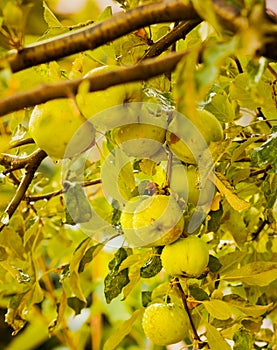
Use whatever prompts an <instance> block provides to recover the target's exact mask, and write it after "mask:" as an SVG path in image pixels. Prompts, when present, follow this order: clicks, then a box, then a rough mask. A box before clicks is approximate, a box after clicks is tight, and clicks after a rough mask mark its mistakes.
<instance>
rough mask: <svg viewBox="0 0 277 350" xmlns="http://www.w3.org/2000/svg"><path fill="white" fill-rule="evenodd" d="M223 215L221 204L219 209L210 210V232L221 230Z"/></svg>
mask: <svg viewBox="0 0 277 350" xmlns="http://www.w3.org/2000/svg"><path fill="white" fill-rule="evenodd" d="M222 216H223V208H222V205H220V208H219V209H218V210H215V211H210V212H209V221H208V231H209V232H217V231H218V230H219V228H220V225H221V219H222Z"/></svg>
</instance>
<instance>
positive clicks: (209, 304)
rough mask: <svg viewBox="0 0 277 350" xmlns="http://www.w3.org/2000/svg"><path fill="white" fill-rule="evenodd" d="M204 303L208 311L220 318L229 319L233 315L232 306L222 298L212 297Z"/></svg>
mask: <svg viewBox="0 0 277 350" xmlns="http://www.w3.org/2000/svg"><path fill="white" fill-rule="evenodd" d="M203 305H204V306H205V309H206V310H207V311H208V313H209V314H210V315H211V316H212V317H214V318H217V319H219V320H228V319H229V318H231V317H232V315H233V311H232V308H231V307H230V306H229V305H228V303H225V302H224V301H222V300H217V299H212V300H205V301H203Z"/></svg>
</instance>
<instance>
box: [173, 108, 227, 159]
mask: <svg viewBox="0 0 277 350" xmlns="http://www.w3.org/2000/svg"><path fill="white" fill-rule="evenodd" d="M190 122H192V124H193V125H194V127H193V125H192V124H191V123H190ZM201 135H202V137H201ZM166 140H167V144H168V146H169V148H170V149H171V151H172V152H173V153H174V154H175V155H176V156H177V157H178V158H179V159H180V160H181V161H183V162H185V163H188V164H197V163H198V159H199V158H200V157H201V156H202V155H203V152H204V151H205V149H207V147H208V146H209V145H210V143H211V142H217V141H221V140H223V130H222V126H221V124H220V122H219V121H218V120H217V118H216V117H215V116H214V115H213V114H212V113H210V112H208V111H206V110H197V112H196V114H195V116H194V117H193V119H192V118H191V119H188V118H187V117H185V116H183V115H181V114H176V115H175V118H173V120H172V121H171V123H170V125H169V130H168V131H167V134H166Z"/></svg>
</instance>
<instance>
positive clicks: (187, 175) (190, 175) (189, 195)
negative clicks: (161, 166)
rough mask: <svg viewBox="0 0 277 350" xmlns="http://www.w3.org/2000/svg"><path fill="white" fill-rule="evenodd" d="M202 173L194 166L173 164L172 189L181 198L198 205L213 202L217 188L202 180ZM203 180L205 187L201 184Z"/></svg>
mask: <svg viewBox="0 0 277 350" xmlns="http://www.w3.org/2000/svg"><path fill="white" fill-rule="evenodd" d="M200 175H201V174H200V172H199V170H198V168H197V167H196V166H194V165H184V164H182V163H180V162H177V163H173V164H172V167H171V175H170V188H171V190H172V191H173V192H175V193H177V194H178V196H179V198H183V199H184V200H185V201H186V202H188V203H191V204H193V205H194V206H196V205H204V204H206V203H208V202H211V201H212V199H213V197H214V194H215V186H214V184H213V183H212V182H211V181H210V180H208V179H207V180H206V181H203V180H205V179H201V178H200ZM201 180H202V182H203V185H202V184H201V183H200V182H201Z"/></svg>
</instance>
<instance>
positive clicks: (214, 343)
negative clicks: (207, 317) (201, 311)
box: [205, 323, 231, 350]
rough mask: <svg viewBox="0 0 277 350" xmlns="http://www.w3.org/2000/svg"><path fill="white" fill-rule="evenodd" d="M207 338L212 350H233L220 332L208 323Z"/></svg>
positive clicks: (206, 325)
mask: <svg viewBox="0 0 277 350" xmlns="http://www.w3.org/2000/svg"><path fill="white" fill-rule="evenodd" d="M205 327H206V336H207V339H208V343H209V348H210V349H211V350H218V349H220V350H231V347H230V345H229V344H228V343H227V342H226V340H225V339H224V338H223V337H222V335H221V334H220V333H219V331H218V330H217V329H216V328H215V327H214V326H212V325H211V324H208V323H206V324H205Z"/></svg>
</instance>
